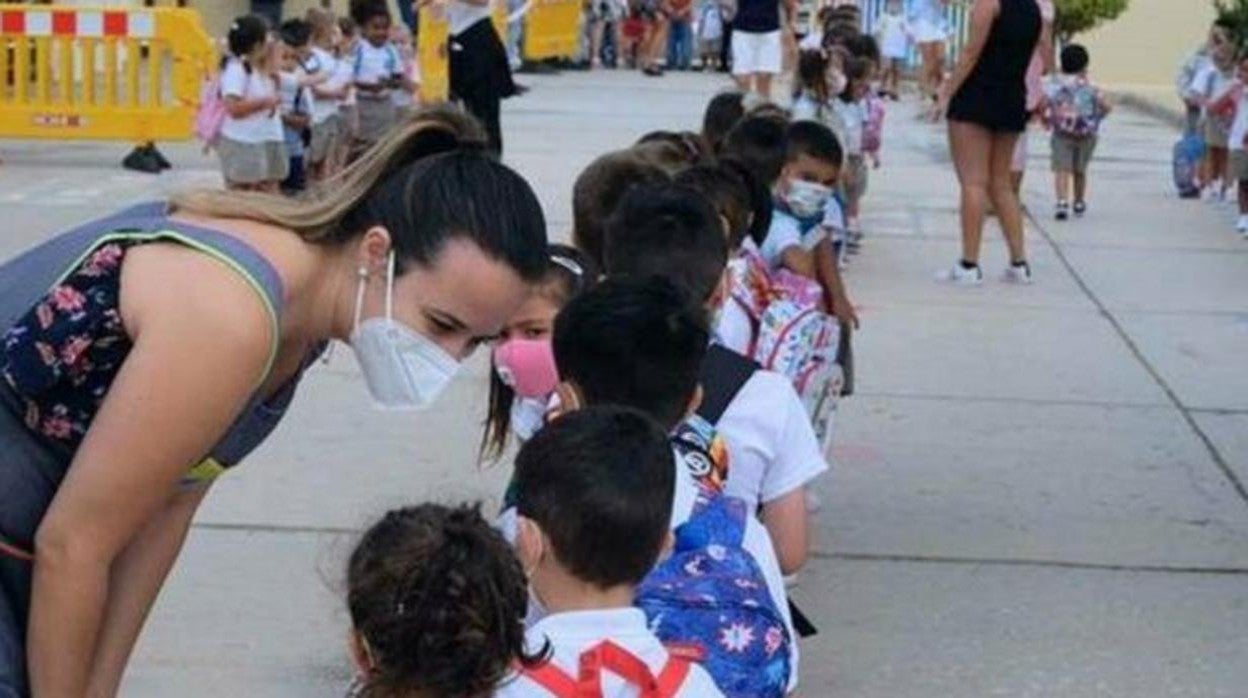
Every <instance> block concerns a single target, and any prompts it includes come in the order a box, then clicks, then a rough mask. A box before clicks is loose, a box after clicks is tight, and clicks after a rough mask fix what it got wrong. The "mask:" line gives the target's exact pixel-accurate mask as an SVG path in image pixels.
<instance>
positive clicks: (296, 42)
mask: <svg viewBox="0 0 1248 698" xmlns="http://www.w3.org/2000/svg"><path fill="white" fill-rule="evenodd" d="M277 35H278V36H279V37H281V39H282V43H284V44H286V45H287V46H289V47H291V48H303V47H304V46H307V45H308V42H309V41H311V40H312V25H311V24H309V23H308V22H307V21H306V20H302V19H288V20H286V21H285V22H282V26H281V27H280V28H279V29H278V30H277Z"/></svg>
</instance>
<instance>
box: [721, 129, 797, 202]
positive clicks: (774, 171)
mask: <svg viewBox="0 0 1248 698" xmlns="http://www.w3.org/2000/svg"><path fill="white" fill-rule="evenodd" d="M784 130H785V124H784V123H782V122H780V121H779V120H778V119H774V118H771V117H766V116H750V117H746V118H745V119H742V120H741V123H739V124H737V125H736V126H734V127H733V129H732V130H731V131H729V132H728V137H727V138H725V139H724V148H723V152H722V155H723V156H724V157H728V158H733V159H735V160H737V161H739V162H741V163H742V164H744V165H745V166H746V167H748V168H750V171H751V172H753V173H754V174H755V175H756V176H757V177H758V178H759V179H760V180H762V181H763V183H764V184H766V185H767V186H768V187H770V186H771V185H772V184H774V183H775V181H776V180H777V179H779V178H780V170H782V169H784V159H785V151H786V149H787V148H788V143H786V141H785V138H784Z"/></svg>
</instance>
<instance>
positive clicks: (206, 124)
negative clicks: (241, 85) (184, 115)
mask: <svg viewBox="0 0 1248 698" xmlns="http://www.w3.org/2000/svg"><path fill="white" fill-rule="evenodd" d="M226 115H227V112H226V111H225V100H224V99H222V98H221V78H220V76H219V75H214V76H213V77H211V78H208V79H206V80H204V84H203V86H202V87H201V88H200V90H199V109H198V110H196V112H195V137H196V138H198V139H199V140H200V142H202V143H203V144H204V152H205V153H206V152H208V151H209V150H211V149H212V148H215V147H216V145H217V141H218V140H219V139H220V138H221V128H222V127H223V126H224V125H225V117H226Z"/></svg>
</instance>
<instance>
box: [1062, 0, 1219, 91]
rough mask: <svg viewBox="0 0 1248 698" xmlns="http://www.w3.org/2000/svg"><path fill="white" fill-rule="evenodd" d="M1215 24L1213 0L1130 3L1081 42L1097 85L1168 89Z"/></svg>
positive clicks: (1141, 1)
mask: <svg viewBox="0 0 1248 698" xmlns="http://www.w3.org/2000/svg"><path fill="white" fill-rule="evenodd" d="M1212 21H1213V2H1212V0H1131V4H1130V7H1129V9H1128V10H1127V12H1126V13H1124V14H1123V16H1122V17H1120V18H1118V19H1117V20H1115V21H1114V22H1112V23H1110V24H1107V25H1105V26H1103V27H1101V28H1099V29H1097V30H1096V31H1094V32H1091V33H1089V34H1086V35H1082V36H1080V37H1079V38H1078V39H1077V41H1079V42H1081V43H1083V44H1085V45H1086V46H1087V47H1088V50H1089V51H1090V52H1091V53H1092V73H1093V78H1094V79H1096V80H1097V81H1098V82H1101V83H1103V84H1106V85H1114V86H1124V87H1125V86H1136V85H1140V86H1151V85H1157V86H1163V85H1164V86H1169V85H1171V84H1172V83H1173V81H1174V75H1175V73H1176V72H1177V70H1178V66H1179V64H1180V63H1181V62H1182V61H1183V59H1184V58H1186V57H1187V56H1188V54H1190V53H1191V52H1192V51H1193V50H1194V49H1195V48H1196V46H1197V45H1198V44H1199V43H1200V42H1201V41H1203V39H1204V37H1205V35H1206V33H1207V31H1208V28H1209V24H1210V23H1211V22H1212Z"/></svg>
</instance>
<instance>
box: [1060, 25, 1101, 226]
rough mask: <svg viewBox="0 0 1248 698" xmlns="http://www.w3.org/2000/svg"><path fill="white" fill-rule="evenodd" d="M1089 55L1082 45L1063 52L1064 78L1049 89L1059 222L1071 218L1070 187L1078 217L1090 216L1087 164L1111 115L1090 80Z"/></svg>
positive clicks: (1068, 47)
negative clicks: (1102, 124) (1105, 122)
mask: <svg viewBox="0 0 1248 698" xmlns="http://www.w3.org/2000/svg"><path fill="white" fill-rule="evenodd" d="M1088 61H1089V58H1088V51H1087V49H1085V48H1084V47H1083V46H1080V45H1079V44H1070V45H1068V46H1066V47H1065V48H1064V49H1062V55H1061V69H1062V75H1061V77H1060V78H1058V79H1057V80H1056V81H1055V82H1054V83H1053V84H1051V85H1050V88H1049V94H1048V122H1049V125H1050V126H1051V127H1052V128H1053V139H1052V150H1053V178H1054V189H1055V190H1056V192H1057V211H1056V218H1057V220H1059V221H1064V220H1066V219H1068V218H1069V217H1070V213H1071V211H1072V207H1071V205H1070V194H1071V183H1072V182H1073V183H1074V195H1075V197H1074V207H1073V211H1074V214H1075V215H1076V216H1083V215H1084V213H1086V212H1087V209H1088V204H1087V191H1088V164H1089V163H1090V162H1091V161H1092V154H1093V153H1094V152H1095V151H1096V140H1097V133H1098V132H1099V131H1100V127H1101V121H1103V120H1104V119H1105V116H1106V115H1108V114H1109V112H1110V105H1109V103H1108V102H1107V101H1106V100H1105V96H1104V95H1103V94H1102V93H1101V91H1100V90H1099V89H1097V88H1096V86H1095V85H1093V84H1092V83H1091V81H1089V80H1088Z"/></svg>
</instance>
